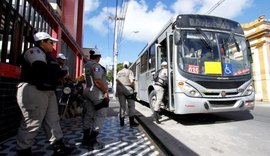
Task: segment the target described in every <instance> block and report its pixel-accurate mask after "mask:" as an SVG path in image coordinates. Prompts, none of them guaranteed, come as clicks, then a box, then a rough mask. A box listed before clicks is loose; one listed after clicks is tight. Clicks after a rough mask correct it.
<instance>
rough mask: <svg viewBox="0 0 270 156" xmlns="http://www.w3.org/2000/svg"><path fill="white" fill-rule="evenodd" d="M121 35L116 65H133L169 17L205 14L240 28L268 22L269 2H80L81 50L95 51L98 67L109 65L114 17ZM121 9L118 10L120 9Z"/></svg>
mask: <svg viewBox="0 0 270 156" xmlns="http://www.w3.org/2000/svg"><path fill="white" fill-rule="evenodd" d="M123 2H125V3H124V4H126V14H125V17H124V20H123V22H122V23H123V24H122V26H123V27H122V35H118V37H117V38H118V42H117V47H118V48H117V49H118V51H117V52H118V55H117V63H123V62H124V61H129V62H135V61H136V59H137V57H138V54H139V53H140V52H141V51H142V49H143V48H144V47H145V46H146V44H147V43H148V42H150V41H151V39H153V38H154V37H155V35H156V34H157V33H158V32H159V31H160V30H161V29H162V28H163V26H164V25H165V24H166V23H167V22H168V21H169V19H170V18H171V17H173V16H174V15H176V14H181V13H184V14H186V13H191V14H207V13H208V12H209V11H210V10H211V8H213V7H214V6H216V5H217V4H220V5H218V6H217V7H216V8H215V9H214V10H213V11H212V12H211V13H210V14H209V15H213V16H219V17H224V18H229V19H232V20H235V21H237V22H239V23H240V24H244V23H249V22H252V21H254V20H256V19H257V18H258V17H259V16H261V15H265V18H266V19H269V20H270V1H269V0H84V3H85V4H84V27H83V48H93V47H96V48H98V49H99V50H100V52H101V55H102V58H101V61H100V63H101V64H102V65H103V66H105V67H106V68H108V69H111V67H112V65H113V57H114V26H115V20H112V19H111V18H110V17H115V13H116V4H118V7H117V8H118V9H117V11H118V13H117V17H121V16H120V15H124V14H123V12H125V11H124V9H123V7H121V4H123ZM121 8H122V9H121Z"/></svg>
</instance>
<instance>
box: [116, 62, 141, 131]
mask: <svg viewBox="0 0 270 156" xmlns="http://www.w3.org/2000/svg"><path fill="white" fill-rule="evenodd" d="M123 67H124V68H123V69H122V70H120V71H119V72H118V73H117V80H116V81H117V84H116V96H118V99H119V103H120V111H119V112H120V114H119V118H120V126H124V120H125V114H126V103H128V113H129V126H130V127H137V126H138V125H139V124H138V123H136V122H135V121H134V115H135V100H134V97H133V94H134V74H133V72H132V71H131V70H130V69H128V67H129V62H127V61H125V62H124V63H123Z"/></svg>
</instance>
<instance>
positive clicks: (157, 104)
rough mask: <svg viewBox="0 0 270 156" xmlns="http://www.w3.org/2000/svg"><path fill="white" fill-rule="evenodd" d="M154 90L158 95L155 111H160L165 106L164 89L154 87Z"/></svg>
mask: <svg viewBox="0 0 270 156" xmlns="http://www.w3.org/2000/svg"><path fill="white" fill-rule="evenodd" d="M154 88H155V90H156V93H157V94H156V95H157V101H156V103H155V106H154V111H159V110H160V106H161V105H162V104H163V102H162V99H163V96H164V88H163V87H161V86H159V85H154Z"/></svg>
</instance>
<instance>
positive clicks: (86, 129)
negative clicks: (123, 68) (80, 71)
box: [82, 49, 109, 150]
mask: <svg viewBox="0 0 270 156" xmlns="http://www.w3.org/2000/svg"><path fill="white" fill-rule="evenodd" d="M100 58H101V54H100V52H99V51H98V49H92V50H90V60H89V61H88V62H87V63H86V64H85V67H84V72H85V73H84V74H85V80H86V86H85V87H84V96H85V98H86V103H85V104H84V108H83V109H84V110H83V139H82V145H83V146H86V147H87V148H88V149H91V150H92V149H101V148H103V147H104V144H102V143H101V142H98V141H97V136H98V134H99V132H100V130H101V128H102V127H103V122H104V119H105V116H106V107H108V104H109V93H108V85H107V79H106V69H105V68H104V67H103V66H101V65H100V64H99V61H100Z"/></svg>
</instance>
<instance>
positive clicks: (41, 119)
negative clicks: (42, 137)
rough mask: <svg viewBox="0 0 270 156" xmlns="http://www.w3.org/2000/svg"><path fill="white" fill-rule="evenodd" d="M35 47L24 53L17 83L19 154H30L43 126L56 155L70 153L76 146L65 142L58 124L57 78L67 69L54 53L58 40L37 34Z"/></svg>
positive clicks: (47, 35) (43, 33) (64, 73)
mask: <svg viewBox="0 0 270 156" xmlns="http://www.w3.org/2000/svg"><path fill="white" fill-rule="evenodd" d="M34 41H35V45H36V46H35V47H33V48H30V49H28V50H26V51H25V52H24V53H23V54H22V56H21V62H20V63H21V79H20V81H21V82H20V83H19V84H18V85H17V102H18V105H19V107H20V109H21V112H22V121H21V125H20V127H19V130H18V134H17V138H16V140H17V155H19V156H22V155H25V156H26V155H27V156H31V155H32V151H31V146H32V144H33V143H34V141H35V137H36V135H37V134H38V132H39V129H40V128H41V127H42V124H43V126H44V129H45V131H46V133H47V136H48V139H49V141H50V144H51V145H52V147H53V150H54V154H55V155H68V154H70V153H71V152H72V151H73V150H74V148H70V147H67V146H65V145H64V142H63V133H62V130H61V127H60V124H59V116H58V109H57V101H56V96H55V92H54V91H55V88H56V84H57V80H58V79H60V78H62V77H64V76H65V75H66V74H67V73H66V71H63V70H61V69H60V67H59V65H58V64H57V62H56V60H55V59H53V58H52V57H51V52H52V51H53V43H55V42H57V41H58V40H57V39H55V38H52V37H51V36H50V35H49V34H48V33H46V32H38V33H36V34H35V35H34Z"/></svg>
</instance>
